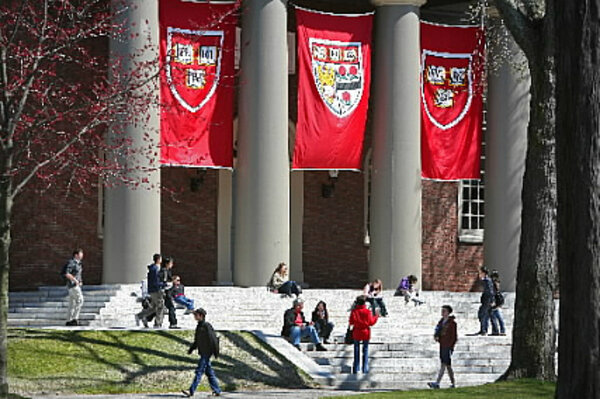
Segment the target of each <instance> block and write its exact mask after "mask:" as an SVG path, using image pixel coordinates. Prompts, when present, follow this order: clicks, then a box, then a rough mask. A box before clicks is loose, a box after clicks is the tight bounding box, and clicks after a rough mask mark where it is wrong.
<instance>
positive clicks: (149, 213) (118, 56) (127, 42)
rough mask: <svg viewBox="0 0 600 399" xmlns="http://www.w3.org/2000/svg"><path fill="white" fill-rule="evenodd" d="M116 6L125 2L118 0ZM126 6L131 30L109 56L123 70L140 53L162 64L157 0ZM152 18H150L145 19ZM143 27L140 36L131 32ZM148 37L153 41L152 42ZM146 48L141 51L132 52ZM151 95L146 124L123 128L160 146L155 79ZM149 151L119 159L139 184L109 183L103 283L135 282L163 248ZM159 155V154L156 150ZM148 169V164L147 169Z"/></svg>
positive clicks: (134, 142) (135, 141)
mask: <svg viewBox="0 0 600 399" xmlns="http://www.w3.org/2000/svg"><path fill="white" fill-rule="evenodd" d="M113 4H114V7H120V8H121V7H122V6H121V4H122V2H121V1H117V0H114V1H113ZM127 5H128V6H129V7H128V8H127V11H126V12H125V13H123V14H121V16H122V18H123V21H125V23H126V24H127V26H128V28H129V32H128V33H126V34H124V35H123V37H120V38H113V39H111V41H110V56H111V58H112V59H113V62H120V63H121V64H122V67H123V70H125V71H127V70H133V69H136V68H138V67H139V66H138V65H139V62H140V61H141V60H142V59H145V60H156V68H157V69H158V43H159V37H158V1H157V0H143V1H142V0H128V1H127ZM146 21H148V22H146ZM134 33H139V35H138V36H135V35H134V36H133V37H132V35H131V34H134ZM148 37H150V41H151V45H152V46H150V47H147V46H148ZM143 48H145V50H144V53H143V56H142V57H139V58H137V57H136V58H133V57H131V55H132V54H134V53H137V52H139V51H140V50H141V49H143ZM139 90H140V91H141V92H142V93H145V95H147V96H149V97H150V100H149V106H148V108H147V111H146V112H147V116H148V119H146V118H145V117H142V116H140V117H139V118H138V120H142V121H143V120H147V123H146V124H137V125H134V124H128V125H127V126H126V127H125V129H124V133H125V136H126V137H127V138H128V139H129V140H131V141H130V143H131V144H130V147H131V148H133V149H140V148H146V149H148V148H156V150H158V144H159V142H160V137H159V109H158V85H157V84H156V82H154V83H153V84H148V85H146V86H144V87H142V88H140V89H139ZM149 152H150V151H143V154H142V153H140V152H137V153H135V154H133V155H129V157H128V158H127V159H121V161H122V162H124V163H126V164H127V165H129V166H130V167H133V169H134V170H133V171H132V172H131V174H130V176H129V177H130V178H132V179H134V180H136V181H139V182H141V181H142V179H145V178H147V179H148V180H147V183H140V186H139V187H137V188H135V189H134V188H131V187H125V186H120V187H115V188H106V189H105V190H104V195H105V208H104V211H105V215H104V243H103V245H104V257H103V270H102V280H103V282H104V283H134V282H138V281H140V280H142V279H143V278H145V276H146V265H147V264H149V263H151V262H152V254H153V253H156V252H160V189H159V185H160V170H159V169H157V165H158V159H153V158H152V156H151V155H149ZM156 157H158V155H156ZM142 169H145V170H142ZM147 169H150V171H148V170H147Z"/></svg>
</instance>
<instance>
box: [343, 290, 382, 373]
mask: <svg viewBox="0 0 600 399" xmlns="http://www.w3.org/2000/svg"><path fill="white" fill-rule="evenodd" d="M366 300H367V298H366V297H365V296H364V295H361V296H359V297H358V298H356V302H355V307H354V309H353V310H352V313H350V322H349V323H350V325H351V326H353V327H354V328H353V329H352V338H353V339H354V364H353V366H352V373H353V374H356V373H358V372H359V371H360V342H361V341H362V343H363V351H362V352H363V363H362V364H363V367H362V371H363V374H367V373H368V372H369V340H370V339H371V326H372V325H374V324H375V323H377V318H378V317H379V308H378V309H377V310H376V313H375V315H373V314H372V313H371V311H370V310H369V309H367V307H366V306H365V302H366Z"/></svg>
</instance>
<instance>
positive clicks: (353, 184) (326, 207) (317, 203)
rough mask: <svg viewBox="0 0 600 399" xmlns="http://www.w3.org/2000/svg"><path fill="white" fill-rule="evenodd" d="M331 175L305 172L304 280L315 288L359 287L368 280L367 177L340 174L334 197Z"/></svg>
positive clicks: (345, 173)
mask: <svg viewBox="0 0 600 399" xmlns="http://www.w3.org/2000/svg"><path fill="white" fill-rule="evenodd" d="M328 181H329V178H328V174H327V172H305V173H304V228H303V236H304V237H303V238H304V243H303V270H304V281H305V282H306V283H308V284H309V285H310V286H311V287H315V288H318V287H350V288H359V287H362V285H364V283H365V281H367V279H368V260H367V252H368V250H367V247H365V246H364V245H363V202H364V201H363V174H362V173H356V172H340V174H339V178H338V181H337V183H336V186H335V193H334V195H333V197H332V198H323V197H322V196H321V185H322V184H323V183H328Z"/></svg>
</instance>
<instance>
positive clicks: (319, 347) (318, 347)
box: [317, 344, 327, 352]
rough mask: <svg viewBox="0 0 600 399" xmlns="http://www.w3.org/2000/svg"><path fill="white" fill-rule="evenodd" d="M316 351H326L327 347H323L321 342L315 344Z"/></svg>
mask: <svg viewBox="0 0 600 399" xmlns="http://www.w3.org/2000/svg"><path fill="white" fill-rule="evenodd" d="M317 351H319V352H327V348H325V347H324V346H323V345H322V344H317Z"/></svg>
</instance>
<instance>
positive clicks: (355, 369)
mask: <svg viewBox="0 0 600 399" xmlns="http://www.w3.org/2000/svg"><path fill="white" fill-rule="evenodd" d="M360 343H361V341H357V340H354V363H353V365H352V373H353V374H356V373H358V372H359V371H360ZM362 344H363V350H362V356H363V361H362V372H363V374H367V373H368V372H369V341H368V340H367V341H362Z"/></svg>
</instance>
